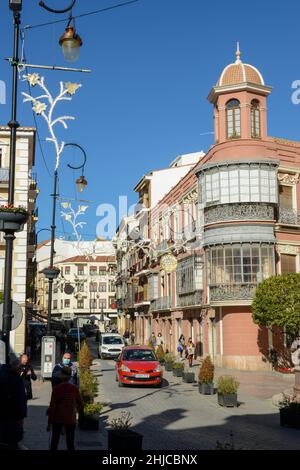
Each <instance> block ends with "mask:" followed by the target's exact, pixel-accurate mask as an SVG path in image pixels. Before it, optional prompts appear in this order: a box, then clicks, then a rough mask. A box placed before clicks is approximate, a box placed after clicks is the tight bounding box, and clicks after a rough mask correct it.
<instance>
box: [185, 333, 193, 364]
mask: <svg viewBox="0 0 300 470" xmlns="http://www.w3.org/2000/svg"><path fill="white" fill-rule="evenodd" d="M186 353H187V359H188V361H189V366H190V367H193V359H194V354H195V345H194V343H193V340H192V338H189V340H188V343H187V345H186Z"/></svg>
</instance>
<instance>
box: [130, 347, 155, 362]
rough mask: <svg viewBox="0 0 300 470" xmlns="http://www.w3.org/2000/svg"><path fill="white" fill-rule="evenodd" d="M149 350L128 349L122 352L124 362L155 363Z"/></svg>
mask: <svg viewBox="0 0 300 470" xmlns="http://www.w3.org/2000/svg"><path fill="white" fill-rule="evenodd" d="M156 360H157V359H156V357H155V354H154V351H151V349H128V350H127V351H125V352H124V361H156Z"/></svg>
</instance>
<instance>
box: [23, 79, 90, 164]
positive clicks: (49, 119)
mask: <svg viewBox="0 0 300 470" xmlns="http://www.w3.org/2000/svg"><path fill="white" fill-rule="evenodd" d="M23 79H24V80H27V81H28V83H29V85H30V86H31V87H35V86H39V87H40V88H41V89H42V90H43V94H42V95H40V96H37V97H33V96H31V95H29V94H28V93H24V92H23V93H22V95H23V96H24V100H23V102H24V103H25V102H27V101H29V102H31V103H32V109H33V111H34V112H35V113H36V114H37V115H38V116H42V117H43V118H44V119H45V121H46V123H47V126H48V130H49V133H50V136H51V137H47V139H46V140H47V141H49V142H52V143H53V144H54V146H55V152H56V157H55V171H56V170H57V169H58V167H59V163H60V157H61V154H62V152H63V150H64V147H65V142H63V141H62V142H59V140H58V137H57V135H56V133H55V126H56V124H61V125H62V126H63V127H64V128H65V129H67V128H68V125H67V121H74V120H75V117H74V116H59V117H57V118H54V116H53V114H54V110H55V107H56V105H57V104H58V103H59V102H61V101H71V100H72V96H73V95H74V94H75V93H76V91H77V90H78V89H79V88H80V87H81V86H82V85H81V84H79V83H71V82H67V83H64V82H60V91H59V94H58V95H57V96H56V97H54V96H53V95H52V94H51V93H50V91H49V90H48V88H47V87H46V85H45V79H44V77H40V75H39V74H38V73H32V74H28V75H24V76H23ZM46 111H47V112H46Z"/></svg>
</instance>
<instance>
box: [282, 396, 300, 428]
mask: <svg viewBox="0 0 300 470" xmlns="http://www.w3.org/2000/svg"><path fill="white" fill-rule="evenodd" d="M295 398H296V397H289V396H287V395H284V398H283V400H282V401H281V402H280V403H279V412H280V426H289V427H291V428H295V429H300V403H299V402H297V401H296V400H295Z"/></svg>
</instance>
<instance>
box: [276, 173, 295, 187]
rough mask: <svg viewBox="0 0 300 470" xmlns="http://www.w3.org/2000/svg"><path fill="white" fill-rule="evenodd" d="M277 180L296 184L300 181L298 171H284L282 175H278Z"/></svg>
mask: <svg viewBox="0 0 300 470" xmlns="http://www.w3.org/2000/svg"><path fill="white" fill-rule="evenodd" d="M278 181H280V183H284V184H292V185H296V184H298V183H299V181H300V173H296V174H289V173H285V174H284V175H278Z"/></svg>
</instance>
